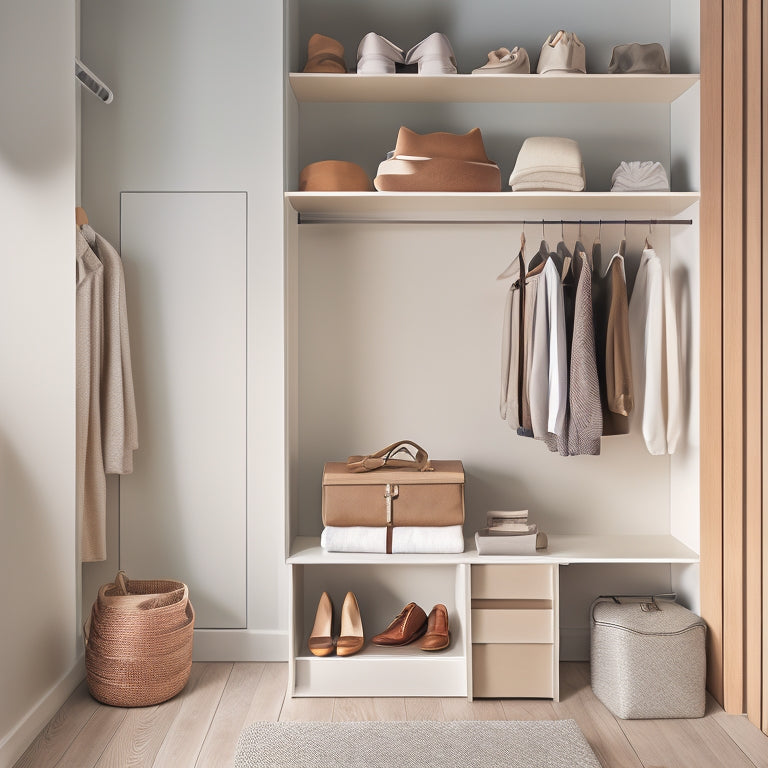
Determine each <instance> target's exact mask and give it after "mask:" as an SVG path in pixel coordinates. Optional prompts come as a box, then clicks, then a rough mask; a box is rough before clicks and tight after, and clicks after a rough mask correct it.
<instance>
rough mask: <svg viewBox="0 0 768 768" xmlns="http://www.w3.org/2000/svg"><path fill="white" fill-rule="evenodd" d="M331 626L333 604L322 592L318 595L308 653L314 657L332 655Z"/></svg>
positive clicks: (325, 593)
mask: <svg viewBox="0 0 768 768" xmlns="http://www.w3.org/2000/svg"><path fill="white" fill-rule="evenodd" d="M345 605H346V602H345ZM332 626H333V604H332V603H331V598H330V597H329V596H328V593H327V592H323V594H322V595H320V602H319V603H318V604H317V613H316V614H315V625H314V626H313V627H312V632H311V634H310V635H309V642H308V643H307V645H308V646H309V650H310V653H313V654H314V655H315V656H330V655H331V654H332V653H333V636H332V634H331V627H332Z"/></svg>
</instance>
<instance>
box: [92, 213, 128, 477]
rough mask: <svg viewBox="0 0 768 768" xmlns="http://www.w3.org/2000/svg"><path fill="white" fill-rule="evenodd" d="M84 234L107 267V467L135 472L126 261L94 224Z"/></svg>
mask: <svg viewBox="0 0 768 768" xmlns="http://www.w3.org/2000/svg"><path fill="white" fill-rule="evenodd" d="M82 230H83V235H84V236H85V238H86V240H87V241H88V243H89V244H90V245H91V247H92V248H93V250H94V252H95V253H96V256H97V257H98V259H99V261H100V262H101V263H102V265H103V268H104V354H103V358H102V360H103V363H102V369H101V434H102V450H103V453H104V471H105V472H106V473H107V474H108V475H111V474H117V475H127V474H130V473H131V472H133V452H134V451H135V450H136V449H137V448H138V447H139V438H138V424H137V420H136V400H135V397H134V391H133V371H132V367H131V344H130V338H129V334H128V309H127V306H126V299H125V276H124V273H123V262H122V259H121V258H120V255H119V254H118V252H117V251H116V250H115V249H114V248H113V247H112V245H111V244H110V243H109V242H108V241H107V240H105V239H104V238H103V237H102V236H101V235H100V234H98V233H97V232H95V231H94V230H93V228H92V227H90V226H89V225H87V224H86V225H85V226H84V227H83V228H82Z"/></svg>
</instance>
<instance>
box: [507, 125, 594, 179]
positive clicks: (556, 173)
mask: <svg viewBox="0 0 768 768" xmlns="http://www.w3.org/2000/svg"><path fill="white" fill-rule="evenodd" d="M584 179H585V174H584V163H583V161H582V158H581V150H580V149H579V145H578V143H577V142H575V141H574V140H573V139H565V138H561V137H557V136H532V137H530V138H527V139H526V140H525V141H524V142H523V146H522V147H521V148H520V152H519V153H518V155H517V161H516V162H515V168H514V170H513V171H512V175H511V176H510V177H509V185H510V186H511V187H512V189H513V190H516V191H517V190H518V189H553V188H554V189H570V190H572V191H576V192H579V191H581V190H582V189H584V186H585V183H584ZM520 185H525V186H520ZM548 185H556V186H554V187H553V186H548ZM560 185H565V186H560Z"/></svg>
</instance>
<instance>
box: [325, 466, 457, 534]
mask: <svg viewBox="0 0 768 768" xmlns="http://www.w3.org/2000/svg"><path fill="white" fill-rule="evenodd" d="M431 463H432V466H433V467H434V471H432V472H418V471H413V470H411V469H379V470H376V471H374V472H364V473H355V472H350V471H349V470H348V468H347V465H346V463H344V462H339V461H332V462H328V463H327V464H326V465H325V467H324V468H323V525H337V526H351V525H364V526H375V527H378V526H382V527H383V526H386V525H390V524H391V525H393V526H395V525H397V526H403V525H409V526H410V525H462V524H463V523H464V467H463V465H462V463H461V462H460V461H432V462H431ZM388 487H389V490H387V488H388Z"/></svg>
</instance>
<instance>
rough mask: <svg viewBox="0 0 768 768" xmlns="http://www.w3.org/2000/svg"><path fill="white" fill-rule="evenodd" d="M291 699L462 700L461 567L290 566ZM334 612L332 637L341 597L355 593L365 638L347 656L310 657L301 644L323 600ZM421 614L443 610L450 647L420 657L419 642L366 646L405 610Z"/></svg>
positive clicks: (464, 642)
mask: <svg viewBox="0 0 768 768" xmlns="http://www.w3.org/2000/svg"><path fill="white" fill-rule="evenodd" d="M291 570H292V578H293V585H292V589H293V592H294V596H295V599H294V614H293V617H292V618H293V623H294V627H293V631H292V636H293V638H294V641H293V646H294V647H293V653H294V658H295V663H294V665H293V667H294V680H293V681H292V687H293V695H294V696H416V695H425V694H424V692H425V691H428V692H429V694H428V695H432V696H466V695H467V656H466V647H467V638H466V626H465V622H464V620H463V616H464V615H465V611H466V604H467V600H468V590H467V581H468V579H467V570H468V566H467V565H463V564H446V565H437V566H435V565H424V564H395V563H393V564H388V563H385V564H370V565H365V564H345V565H332V566H330V565H323V564H311V565H293V566H292V569H291ZM323 591H325V592H328V594H329V595H330V597H331V601H332V603H333V608H334V627H333V632H334V635H336V636H337V635H338V632H339V613H340V610H341V605H342V602H343V600H344V596H345V595H346V593H347V592H348V591H351V592H354V593H355V596H356V597H357V600H358V604H359V605H360V615H361V618H362V622H363V632H364V634H365V645H364V646H363V649H362V650H361V651H359V652H358V653H356V654H354V655H353V656H346V657H339V656H336V655H335V654H333V655H331V656H327V657H317V656H313V655H312V654H311V653H310V652H309V650H308V648H307V641H308V639H309V633H310V632H311V631H312V626H313V623H314V618H315V611H316V610H317V603H318V600H319V598H320V595H321V594H322V592H323ZM411 601H413V602H415V603H417V604H418V605H420V606H421V607H422V608H423V609H424V612H425V613H426V614H429V612H430V611H431V609H432V607H433V606H434V605H435V604H437V603H443V604H444V605H445V607H446V608H447V609H448V619H449V625H450V632H451V643H450V645H449V647H448V648H446V649H445V650H442V651H434V652H427V651H422V650H421V649H420V648H419V641H418V640H416V641H414V642H413V643H410V644H408V645H405V646H402V647H396V648H388V647H380V646H375V645H373V644H372V643H371V642H370V638H371V637H373V636H374V635H376V634H378V633H379V632H381V631H383V630H384V629H386V628H387V626H389V624H390V622H391V621H392V620H393V619H394V618H395V617H396V616H397V614H398V613H400V611H401V610H402V608H403V607H404V606H405V605H406V604H407V603H409V602H411Z"/></svg>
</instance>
